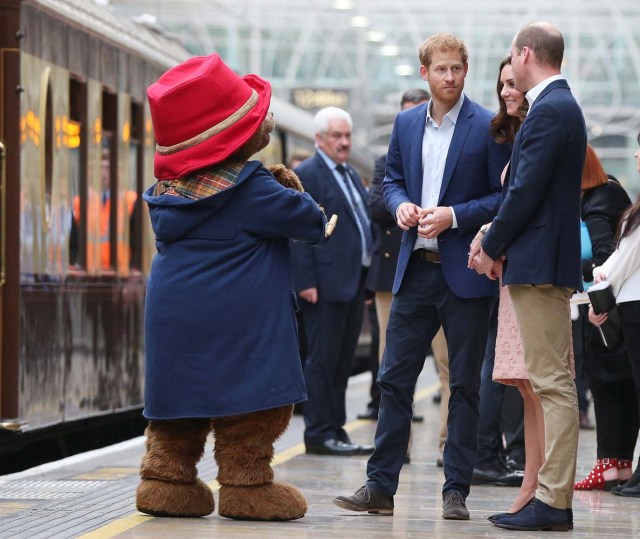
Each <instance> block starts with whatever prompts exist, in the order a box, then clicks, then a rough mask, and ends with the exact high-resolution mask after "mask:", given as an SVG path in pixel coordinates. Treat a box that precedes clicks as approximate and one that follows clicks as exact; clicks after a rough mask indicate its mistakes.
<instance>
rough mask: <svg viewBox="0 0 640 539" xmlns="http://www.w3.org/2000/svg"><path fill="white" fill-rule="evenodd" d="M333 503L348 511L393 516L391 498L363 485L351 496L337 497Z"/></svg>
mask: <svg viewBox="0 0 640 539" xmlns="http://www.w3.org/2000/svg"><path fill="white" fill-rule="evenodd" d="M333 503H334V504H335V505H337V506H338V507H342V509H348V510H349V511H366V512H367V513H371V514H374V515H393V496H386V495H385V494H383V493H382V492H381V491H380V490H378V489H377V488H375V487H370V486H368V485H364V486H362V487H360V488H359V489H358V490H356V491H355V492H354V494H353V496H338V497H336V498H334V500H333Z"/></svg>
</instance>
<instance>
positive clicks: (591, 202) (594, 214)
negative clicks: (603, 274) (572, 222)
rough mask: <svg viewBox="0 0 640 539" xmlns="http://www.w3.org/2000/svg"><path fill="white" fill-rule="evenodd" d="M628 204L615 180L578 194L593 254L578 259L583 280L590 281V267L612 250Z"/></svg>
mask: <svg viewBox="0 0 640 539" xmlns="http://www.w3.org/2000/svg"><path fill="white" fill-rule="evenodd" d="M630 205H631V199H630V198H629V195H627V192H626V191H625V190H624V188H623V187H622V186H621V185H620V184H619V183H618V182H617V181H615V180H609V181H608V182H607V183H605V184H604V185H599V186H598V187H595V188H593V189H589V190H588V191H585V192H584V194H583V195H582V204H581V214H582V220H583V221H584V222H585V223H587V229H588V230H589V237H590V238H591V251H592V253H593V257H592V258H590V259H588V260H583V261H582V277H583V279H584V280H585V281H586V282H590V281H593V268H595V267H596V266H601V265H602V264H603V263H604V262H605V261H606V260H607V258H609V256H610V255H611V253H613V251H614V249H615V244H614V239H615V235H616V230H617V229H618V223H619V222H620V217H622V214H623V213H624V211H625V210H626V209H627V208H628V207H629V206H630Z"/></svg>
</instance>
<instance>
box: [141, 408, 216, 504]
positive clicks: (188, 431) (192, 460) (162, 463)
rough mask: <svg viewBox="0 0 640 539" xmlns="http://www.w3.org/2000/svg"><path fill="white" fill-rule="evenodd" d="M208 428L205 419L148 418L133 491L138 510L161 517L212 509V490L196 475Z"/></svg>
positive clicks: (208, 424)
mask: <svg viewBox="0 0 640 539" xmlns="http://www.w3.org/2000/svg"><path fill="white" fill-rule="evenodd" d="M210 428H211V427H210V422H209V420H208V419H176V420H171V421H149V425H148V426H147V428H146V430H145V434H146V436H147V441H146V446H147V451H146V453H145V455H144V457H143V459H142V464H141V466H140V476H141V478H142V479H141V482H140V485H138V490H137V492H136V507H137V509H138V511H141V512H142V513H147V514H149V515H154V516H163V517H202V516H205V515H210V514H211V513H213V510H214V509H215V506H214V502H213V493H212V492H211V489H210V488H209V487H208V486H207V485H205V484H204V483H203V482H202V481H200V479H198V477H197V475H198V470H197V468H196V464H197V463H198V461H199V460H200V459H201V458H202V455H203V454H204V444H205V442H206V439H207V435H208V433H209V430H210Z"/></svg>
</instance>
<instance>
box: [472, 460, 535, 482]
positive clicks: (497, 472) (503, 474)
mask: <svg viewBox="0 0 640 539" xmlns="http://www.w3.org/2000/svg"><path fill="white" fill-rule="evenodd" d="M523 479H524V473H523V472H521V471H511V470H509V469H508V468H506V467H505V466H500V465H494V466H488V467H486V468H474V469H473V475H472V476H471V484H472V485H498V486H502V487H519V486H520V485H522V480H523Z"/></svg>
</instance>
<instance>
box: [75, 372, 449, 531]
mask: <svg viewBox="0 0 640 539" xmlns="http://www.w3.org/2000/svg"><path fill="white" fill-rule="evenodd" d="M439 387H440V384H439V383H435V384H432V385H430V386H427V387H425V388H423V389H421V390H420V391H418V392H417V393H416V394H415V396H414V399H413V400H414V402H419V401H421V400H423V399H425V398H427V397H428V396H429V395H431V394H433V393H435V392H436V391H437V390H438V388H439ZM369 424H371V422H370V421H365V420H363V419H356V420H355V421H352V422H351V423H348V424H347V425H345V427H344V428H345V430H346V431H347V432H353V431H354V430H357V429H359V428H360V427H362V426H364V425H369ZM304 452H305V448H304V444H297V445H294V446H293V447H290V448H288V449H285V450H284V451H280V452H279V453H277V454H276V455H275V456H274V457H273V461H272V465H273V466H278V465H279V464H283V463H284V462H287V461H288V460H291V459H292V458H294V457H297V456H299V455H302V454H303V453H304ZM207 485H208V486H209V487H210V488H211V490H214V491H215V490H218V489H219V488H220V484H219V483H218V482H217V481H216V480H213V481H210V482H209V483H207ZM150 518H154V517H152V516H148V515H143V514H142V513H133V514H131V515H128V516H126V517H122V518H121V519H119V520H116V521H115V522H112V523H111V524H107V525H106V526H103V527H102V528H98V529H97V530H93V531H92V532H89V533H87V534H85V535H81V536H80V537H79V538H78V539H111V538H113V537H115V536H116V535H118V534H119V533H122V532H124V531H127V530H130V529H131V528H134V527H135V526H138V525H139V524H142V523H144V522H146V521H147V520H149V519H150Z"/></svg>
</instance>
